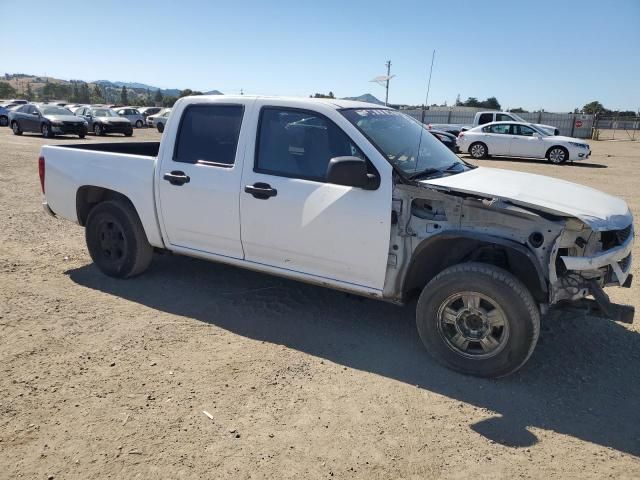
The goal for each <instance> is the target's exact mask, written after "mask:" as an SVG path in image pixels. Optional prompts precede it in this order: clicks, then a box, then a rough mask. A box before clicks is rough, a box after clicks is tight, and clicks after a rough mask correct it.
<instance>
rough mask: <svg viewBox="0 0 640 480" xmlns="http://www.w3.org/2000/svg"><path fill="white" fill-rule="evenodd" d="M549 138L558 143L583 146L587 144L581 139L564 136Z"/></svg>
mask: <svg viewBox="0 0 640 480" xmlns="http://www.w3.org/2000/svg"><path fill="white" fill-rule="evenodd" d="M550 137H551V139H553V140H555V141H559V142H573V143H582V144H584V145H586V144H587V141H586V140H585V139H581V138H573V137H565V136H564V135H550Z"/></svg>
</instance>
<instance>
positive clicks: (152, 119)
mask: <svg viewBox="0 0 640 480" xmlns="http://www.w3.org/2000/svg"><path fill="white" fill-rule="evenodd" d="M167 110H169V111H170V109H168V108H162V109H160V111H159V112H158V113H155V114H153V115H149V116H147V119H146V122H147V127H155V126H156V125H155V123H154V122H155V120H156V118H158V117H159V116H160V115H163V114H164V113H166V112H167Z"/></svg>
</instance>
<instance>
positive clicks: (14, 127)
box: [11, 121, 22, 135]
mask: <svg viewBox="0 0 640 480" xmlns="http://www.w3.org/2000/svg"><path fill="white" fill-rule="evenodd" d="M11 130H13V134H14V135H22V129H21V128H20V125H19V124H18V122H15V121H14V122H13V123H12V124H11Z"/></svg>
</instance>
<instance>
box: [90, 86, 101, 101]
mask: <svg viewBox="0 0 640 480" xmlns="http://www.w3.org/2000/svg"><path fill="white" fill-rule="evenodd" d="M91 103H104V94H103V93H102V89H101V88H100V85H98V84H97V83H96V84H95V85H94V86H93V92H92V93H91Z"/></svg>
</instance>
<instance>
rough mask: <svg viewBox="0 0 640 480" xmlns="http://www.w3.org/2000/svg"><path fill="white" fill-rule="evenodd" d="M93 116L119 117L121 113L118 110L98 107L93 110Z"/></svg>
mask: <svg viewBox="0 0 640 480" xmlns="http://www.w3.org/2000/svg"><path fill="white" fill-rule="evenodd" d="M93 116H94V117H119V116H120V115H118V114H117V113H116V112H114V111H113V110H110V109H108V108H96V109H95V110H94V111H93Z"/></svg>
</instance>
